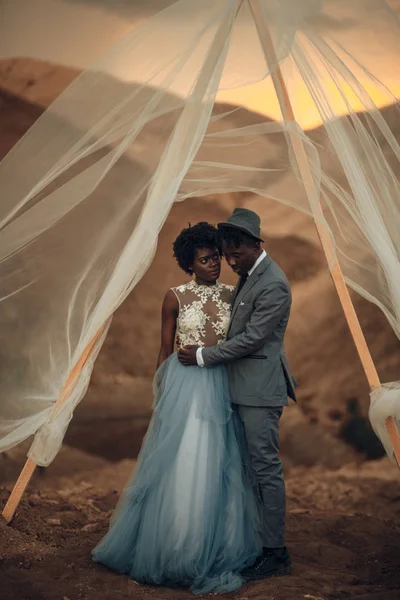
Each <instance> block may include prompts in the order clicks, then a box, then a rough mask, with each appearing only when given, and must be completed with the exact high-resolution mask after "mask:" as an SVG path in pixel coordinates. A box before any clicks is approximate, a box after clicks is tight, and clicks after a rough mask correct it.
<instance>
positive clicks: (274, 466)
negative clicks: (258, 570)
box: [233, 404, 286, 548]
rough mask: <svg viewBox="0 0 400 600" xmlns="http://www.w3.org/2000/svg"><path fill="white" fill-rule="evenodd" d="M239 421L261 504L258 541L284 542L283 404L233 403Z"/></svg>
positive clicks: (267, 543)
mask: <svg viewBox="0 0 400 600" xmlns="http://www.w3.org/2000/svg"><path fill="white" fill-rule="evenodd" d="M233 406H234V409H235V410H236V411H237V413H238V415H239V418H240V420H241V421H242V423H243V426H244V431H245V436H246V440H247V446H248V451H249V456H250V463H251V468H252V470H253V474H254V477H255V483H256V493H257V494H258V495H259V499H260V501H261V506H262V515H261V517H262V544H263V546H265V547H267V548H281V547H283V546H284V545H285V512H286V491H285V482H284V479H283V468H282V463H281V460H280V458H279V419H280V417H281V415H282V411H283V407H281V406H277V407H259V406H242V405H239V404H235V405H233Z"/></svg>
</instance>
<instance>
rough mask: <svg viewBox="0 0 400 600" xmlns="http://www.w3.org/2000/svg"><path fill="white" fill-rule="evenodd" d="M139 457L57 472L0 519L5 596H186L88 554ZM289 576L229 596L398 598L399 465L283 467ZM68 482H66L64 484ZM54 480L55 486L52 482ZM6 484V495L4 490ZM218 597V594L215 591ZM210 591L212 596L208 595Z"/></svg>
mask: <svg viewBox="0 0 400 600" xmlns="http://www.w3.org/2000/svg"><path fill="white" fill-rule="evenodd" d="M133 464H134V463H133V461H128V460H127V461H122V462H121V463H117V464H115V463H114V464H112V465H108V466H103V467H101V468H99V469H97V470H96V469H91V470H90V471H87V472H86V473H85V472H83V473H82V474H81V475H80V476H79V478H78V477H77V478H76V480H78V479H80V483H76V482H75V481H73V480H72V481H71V479H68V478H58V479H57V478H56V479H54V478H51V479H47V478H46V479H47V481H45V482H44V485H42V486H41V491H38V488H37V484H36V489H35V486H34V487H33V488H32V489H31V490H30V491H29V492H28V493H26V494H25V496H24V499H23V502H22V505H21V507H20V509H19V511H18V513H17V516H16V517H15V519H14V521H13V523H12V525H10V526H7V525H6V524H5V522H1V523H0V565H1V567H0V571H1V598H2V600H67V599H68V600H83V599H85V600H119V599H125V598H132V599H135V600H141V599H142V598H143V599H147V598H149V599H150V598H153V599H154V600H164V599H165V600H180V599H182V600H184V599H189V598H191V597H193V595H192V594H191V593H190V592H186V591H177V590H169V589H164V588H153V587H146V586H142V585H139V584H137V583H136V582H135V581H132V580H130V579H129V578H128V577H126V576H121V575H117V574H114V573H113V572H111V571H109V570H108V569H106V568H105V567H102V566H100V565H97V564H95V563H93V562H92V561H91V557H90V551H91V549H92V548H93V547H94V546H95V545H96V543H97V542H98V540H99V539H100V537H101V536H102V534H103V533H104V532H105V531H106V529H107V525H108V519H109V516H110V512H111V510H112V508H113V507H114V506H115V503H116V501H117V497H118V493H119V488H120V487H121V485H123V481H124V480H125V479H126V477H127V476H128V474H129V472H130V471H131V469H132V466H133ZM286 480H287V491H288V521H287V525H288V536H287V537H288V539H287V543H288V546H289V549H290V553H291V555H292V559H293V563H294V571H293V573H292V575H290V576H287V577H282V578H279V579H272V580H266V581H262V582H255V583H250V584H248V585H246V586H244V587H243V588H241V589H240V590H239V591H238V592H236V593H233V594H227V595H224V596H223V597H226V598H232V600H301V599H303V598H304V599H308V600H342V599H343V600H344V599H347V598H357V600H395V599H397V598H398V597H399V590H400V564H399V562H400V561H399V556H400V474H399V471H398V469H397V467H396V466H394V465H392V464H391V463H389V462H388V460H387V459H383V460H380V461H375V462H368V463H364V464H363V465H362V466H359V467H357V466H355V465H347V466H345V467H342V468H341V469H339V470H335V471H327V470H326V469H324V468H320V467H312V468H306V467H294V468H289V469H287V473H286ZM68 481H69V483H70V485H69V486H68V485H67V483H68ZM53 486H55V487H53ZM8 489H9V486H3V487H2V489H1V493H0V501H1V503H3V501H5V500H6V498H7V497H8V493H9V492H8ZM214 596H215V595H214ZM210 597H211V595H210Z"/></svg>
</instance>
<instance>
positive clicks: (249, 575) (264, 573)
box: [240, 548, 292, 581]
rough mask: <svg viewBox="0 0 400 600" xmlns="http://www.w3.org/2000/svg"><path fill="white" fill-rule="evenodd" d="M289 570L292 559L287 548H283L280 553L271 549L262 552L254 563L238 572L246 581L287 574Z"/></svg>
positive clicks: (290, 570) (290, 569)
mask: <svg viewBox="0 0 400 600" xmlns="http://www.w3.org/2000/svg"><path fill="white" fill-rule="evenodd" d="M291 572H292V561H291V560H290V556H289V553H288V551H287V548H284V550H283V553H282V554H281V555H279V554H276V553H275V552H274V551H273V550H271V551H268V552H263V553H262V554H260V556H259V557H258V558H257V560H256V562H255V563H254V565H252V566H251V567H248V568H247V569H244V571H242V572H241V573H240V574H241V576H242V577H243V579H245V580H246V581H256V580H257V579H268V577H281V576H282V575H289V574H290V573H291Z"/></svg>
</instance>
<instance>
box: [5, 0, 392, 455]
mask: <svg viewBox="0 0 400 600" xmlns="http://www.w3.org/2000/svg"><path fill="white" fill-rule="evenodd" d="M182 23H184V26H183V25H182ZM347 30H350V31H351V35H350V34H348V31H347ZM399 33H400V27H399V22H398V19H397V17H396V14H395V13H394V12H393V11H391V9H390V7H389V5H388V4H387V3H385V2H384V1H383V0H368V2H366V1H365V0H352V1H351V2H349V1H348V0H326V1H325V2H322V1H319V0H296V1H295V2H294V1H293V0H251V1H250V0H202V1H201V2H198V1H197V0H180V1H178V2H176V3H173V2H171V3H170V5H169V6H168V7H167V8H166V10H164V11H163V12H162V13H160V14H157V15H155V16H154V17H152V18H150V19H148V20H147V21H146V22H144V23H143V24H141V25H139V26H138V27H137V28H136V29H134V30H133V31H132V32H130V33H128V34H127V35H126V36H125V37H124V38H123V39H121V40H120V41H119V42H117V43H116V44H115V45H114V46H113V47H111V48H110V49H109V50H108V51H107V52H106V53H105V54H104V55H102V56H101V57H99V59H98V60H97V62H96V63H95V64H94V65H92V66H91V67H88V68H87V69H85V70H84V71H83V73H82V74H81V75H79V76H78V77H77V78H76V80H75V81H74V82H73V83H72V84H71V85H70V86H69V87H68V88H67V89H66V90H65V92H64V93H63V94H61V96H60V97H59V98H58V99H57V100H56V101H55V102H54V103H53V105H52V106H51V107H50V108H49V109H48V110H47V111H46V112H45V113H44V115H43V116H42V117H41V118H40V119H39V120H38V121H37V122H36V124H35V125H34V126H33V127H32V128H31V129H30V130H29V131H28V133H27V134H26V135H25V136H24V137H23V138H22V140H21V141H20V142H19V143H18V144H17V145H16V146H15V147H14V148H13V149H12V151H11V152H10V153H9V154H8V155H7V156H6V157H5V159H4V160H3V161H2V163H1V164H0V188H1V204H0V227H1V232H0V233H1V235H0V281H1V292H0V293H1V297H0V399H1V408H0V451H2V450H5V449H7V448H10V447H12V446H14V445H15V444H17V443H18V442H20V441H22V440H23V439H25V438H27V437H29V436H30V435H31V434H33V433H35V432H37V439H38V442H37V443H36V444H35V445H34V447H33V448H32V450H31V452H30V456H31V457H32V458H33V459H34V460H35V461H36V462H38V464H42V465H48V464H49V463H50V462H51V460H52V459H53V458H54V456H55V454H56V452H57V450H58V448H59V446H60V443H61V440H62V437H63V434H64V432H65V428H66V426H67V424H68V421H69V419H70V418H71V414H72V411H73V409H74V407H75V406H76V404H77V402H79V400H80V399H81V398H82V396H83V394H84V391H85V385H82V384H81V382H80V380H79V379H78V380H77V381H76V383H75V385H74V393H73V394H72V395H71V397H70V399H69V400H68V401H67V403H66V405H65V406H64V409H63V411H61V412H60V413H58V415H57V417H56V418H54V415H52V407H53V405H54V402H55V400H56V399H57V397H58V396H59V394H60V390H61V389H62V387H63V385H64V383H65V381H66V379H67V378H68V375H69V373H70V372H71V370H72V369H73V367H74V365H75V364H76V363H77V362H78V360H79V357H80V356H81V355H82V353H83V351H84V349H85V348H86V346H87V345H88V343H89V342H90V340H92V339H93V337H94V336H95V335H96V333H97V331H98V330H99V329H100V328H101V327H103V325H104V323H106V322H107V321H108V320H109V318H110V317H111V315H112V314H113V312H114V311H115V309H116V308H117V307H118V306H119V305H120V304H121V302H122V301H123V300H124V298H126V296H127V295H128V294H129V292H130V291H131V290H132V289H133V287H134V286H135V285H136V284H137V282H138V281H139V280H140V278H141V277H142V276H143V274H144V272H145V271H146V269H147V268H148V266H149V264H150V262H151V259H152V257H153V254H154V251H155V247H156V243H157V236H158V233H159V231H160V229H161V227H162V225H163V223H164V221H165V219H166V218H167V215H168V212H169V210H170V208H171V205H172V203H173V202H174V201H175V200H187V201H190V198H191V197H195V196H196V197H198V196H200V195H204V194H217V193H222V192H225V193H226V192H243V191H251V192H254V193H256V194H259V195H261V196H264V197H268V198H275V199H276V200H278V201H280V202H285V203H286V204H289V205H291V206H293V207H294V208H296V209H298V210H301V211H303V212H305V213H307V214H310V215H312V216H314V218H316V219H320V220H321V221H322V222H323V224H324V225H325V226H326V227H327V228H328V230H329V232H330V234H331V236H332V239H333V242H334V248H335V250H336V253H337V256H338V258H339V261H340V264H341V266H342V269H343V272H344V275H345V277H346V281H347V282H348V284H349V285H350V286H351V287H352V288H354V289H355V290H356V291H357V292H359V293H360V294H362V295H363V296H365V297H366V298H367V299H369V300H370V301H372V302H374V303H375V304H376V305H378V306H379V307H380V308H381V310H382V311H383V312H384V313H385V315H386V317H387V318H388V320H389V322H390V324H391V326H392V327H393V329H394V331H395V332H396V335H398V336H399V337H400V278H399V277H398V273H399V270H400V269H399V267H400V264H399V256H400V237H399V235H398V231H399V230H400V204H399V200H398V199H399V197H400V185H399V179H398V173H399V158H400V147H399V143H398V140H397V138H396V135H395V133H396V132H395V127H397V123H398V106H397V99H396V96H395V90H394V89H393V81H392V80H391V79H390V76H389V74H388V71H387V62H388V61H393V60H396V59H395V57H398V56H399V55H400V52H399V49H400V35H399ZM266 36H268V40H269V39H270V40H271V43H269V45H268V44H267V45H266V44H265V43H263V42H265V38H266ZM366 36H369V38H368V39H370V42H371V43H370V44H365V43H363V44H361V43H358V42H359V40H364V39H365V38H366ZM155 40H156V41H157V43H155ZM260 40H261V41H260ZM71 43H73V42H72V41H71ZM371 45H372V46H373V47H374V51H373V52H371V50H370V48H371ZM268 48H269V50H268ZM278 65H279V66H280V68H281V70H282V75H283V78H284V81H285V83H286V85H287V88H288V90H289V93H290V96H291V99H292V104H293V108H294V112H295V117H296V118H297V119H298V120H301V118H302V116H303V115H304V114H305V113H306V112H307V111H311V112H312V113H313V114H315V115H316V116H317V117H318V118H319V119H320V121H321V122H322V128H321V130H320V132H319V133H318V135H313V132H309V133H305V132H304V131H303V130H302V129H301V128H300V126H299V125H298V123H296V122H295V121H290V120H287V119H285V118H282V120H281V121H280V122H274V121H271V120H269V119H267V118H266V117H263V116H261V115H251V116H249V115H248V113H245V111H244V110H243V109H242V108H240V107H238V108H237V109H236V110H233V111H232V110H231V109H230V110H225V109H224V108H223V107H219V106H218V105H214V102H215V99H216V98H218V93H219V92H221V91H224V90H229V89H232V88H241V87H244V86H247V85H249V84H253V83H256V82H261V81H262V80H265V81H266V82H267V83H268V82H270V80H271V74H273V73H274V72H275V71H276V67H277V66H278ZM121 72H124V73H127V72H129V74H130V82H127V81H121V80H120V79H119V78H118V74H119V73H121ZM132 82H134V83H132ZM268 89H269V90H270V92H269V93H271V94H272V93H274V92H273V90H274V88H273V86H270V87H269V88H268ZM281 91H282V90H279V89H278V93H279V94H280V92H281ZM280 95H281V94H280ZM377 103H379V106H381V107H383V108H381V109H378V104H377ZM389 105H390V108H387V107H388V106H389ZM385 107H386V108H385ZM246 119H247V120H246ZM293 138H296V139H300V140H301V141H302V143H303V144H304V148H305V152H306V155H307V158H308V163H309V166H310V169H311V173H312V186H310V185H309V184H308V185H307V188H305V187H304V184H303V181H302V177H301V174H300V172H299V170H298V165H297V163H296V160H295V158H294V156H293V152H292V150H291V143H292V142H291V140H293ZM286 142H288V144H287V143H286ZM267 155H268V159H266V158H265V157H266V156H267ZM281 184H282V185H281ZM311 188H312V189H311ZM288 190H290V193H288ZM188 199H189V200H188ZM317 201H320V202H321V205H322V210H323V214H322V215H321V214H319V213H318V211H316V210H315V206H316V204H317ZM331 258H332V257H330V260H331ZM89 364H91V363H89ZM85 377H87V372H86V374H82V378H83V380H84V379H85ZM397 410H399V409H397ZM394 416H397V417H399V414H397V415H394ZM49 428H53V430H54V432H56V433H54V435H53V434H51V435H50V434H49Z"/></svg>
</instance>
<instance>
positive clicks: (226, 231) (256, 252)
mask: <svg viewBox="0 0 400 600" xmlns="http://www.w3.org/2000/svg"><path fill="white" fill-rule="evenodd" d="M218 229H219V231H220V235H221V239H222V249H223V253H224V255H225V258H226V261H227V263H228V264H229V266H230V267H231V268H232V269H233V270H234V271H235V273H237V274H238V275H239V276H240V280H239V283H238V286H237V288H236V292H235V297H234V302H233V307H232V315H231V321H230V325H229V329H228V333H227V339H226V340H225V341H224V342H222V343H220V344H218V345H217V346H212V347H210V348H197V347H196V346H186V347H185V348H182V349H181V350H180V351H179V353H178V358H179V360H180V361H181V363H182V364H183V365H187V366H188V365H195V364H198V365H199V366H201V367H204V366H205V367H213V366H215V365H218V364H221V363H226V366H227V370H228V377H229V387H230V394H231V399H232V404H233V405H234V408H235V410H237V412H238V415H239V417H240V419H241V421H242V422H243V426H244V430H245V434H246V439H247V445H248V449H249V454H250V460H251V465H252V468H253V471H254V474H255V477H256V481H257V484H258V490H259V493H260V496H261V502H262V509H263V515H262V518H263V523H262V527H263V529H262V543H263V550H262V554H261V555H260V556H259V557H258V558H257V560H256V562H255V564H254V565H252V566H251V567H249V568H247V569H246V570H245V571H244V572H243V573H242V575H243V577H244V578H245V579H246V580H248V581H250V580H254V579H265V578H267V577H273V576H277V575H286V574H288V573H290V572H291V561H290V557H289V554H288V551H287V549H286V547H285V539H284V538H285V504H286V494H285V483H284V479H283V470H282V464H281V461H280V458H279V419H280V417H281V415H282V410H283V407H284V406H287V404H288V397H291V398H292V399H293V400H295V399H296V397H295V393H294V387H295V385H296V384H295V381H294V379H293V377H292V375H291V373H290V370H289V365H288V362H287V359H286V356H285V353H284V347H283V340H284V335H285V331H286V326H287V323H288V320H289V314H290V307H291V293H290V286H289V283H288V280H287V279H286V276H285V274H284V273H283V271H282V270H281V269H280V268H279V267H278V265H277V264H276V263H275V262H274V261H273V260H272V259H271V258H270V257H269V256H268V255H267V253H266V252H265V250H263V249H262V248H261V247H260V242H263V241H264V240H262V239H261V237H260V217H259V216H258V215H257V214H256V213H254V212H253V211H251V210H247V209H245V208H236V209H235V210H234V212H233V214H232V215H231V216H230V217H229V219H228V220H227V221H226V222H224V223H219V224H218Z"/></svg>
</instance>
